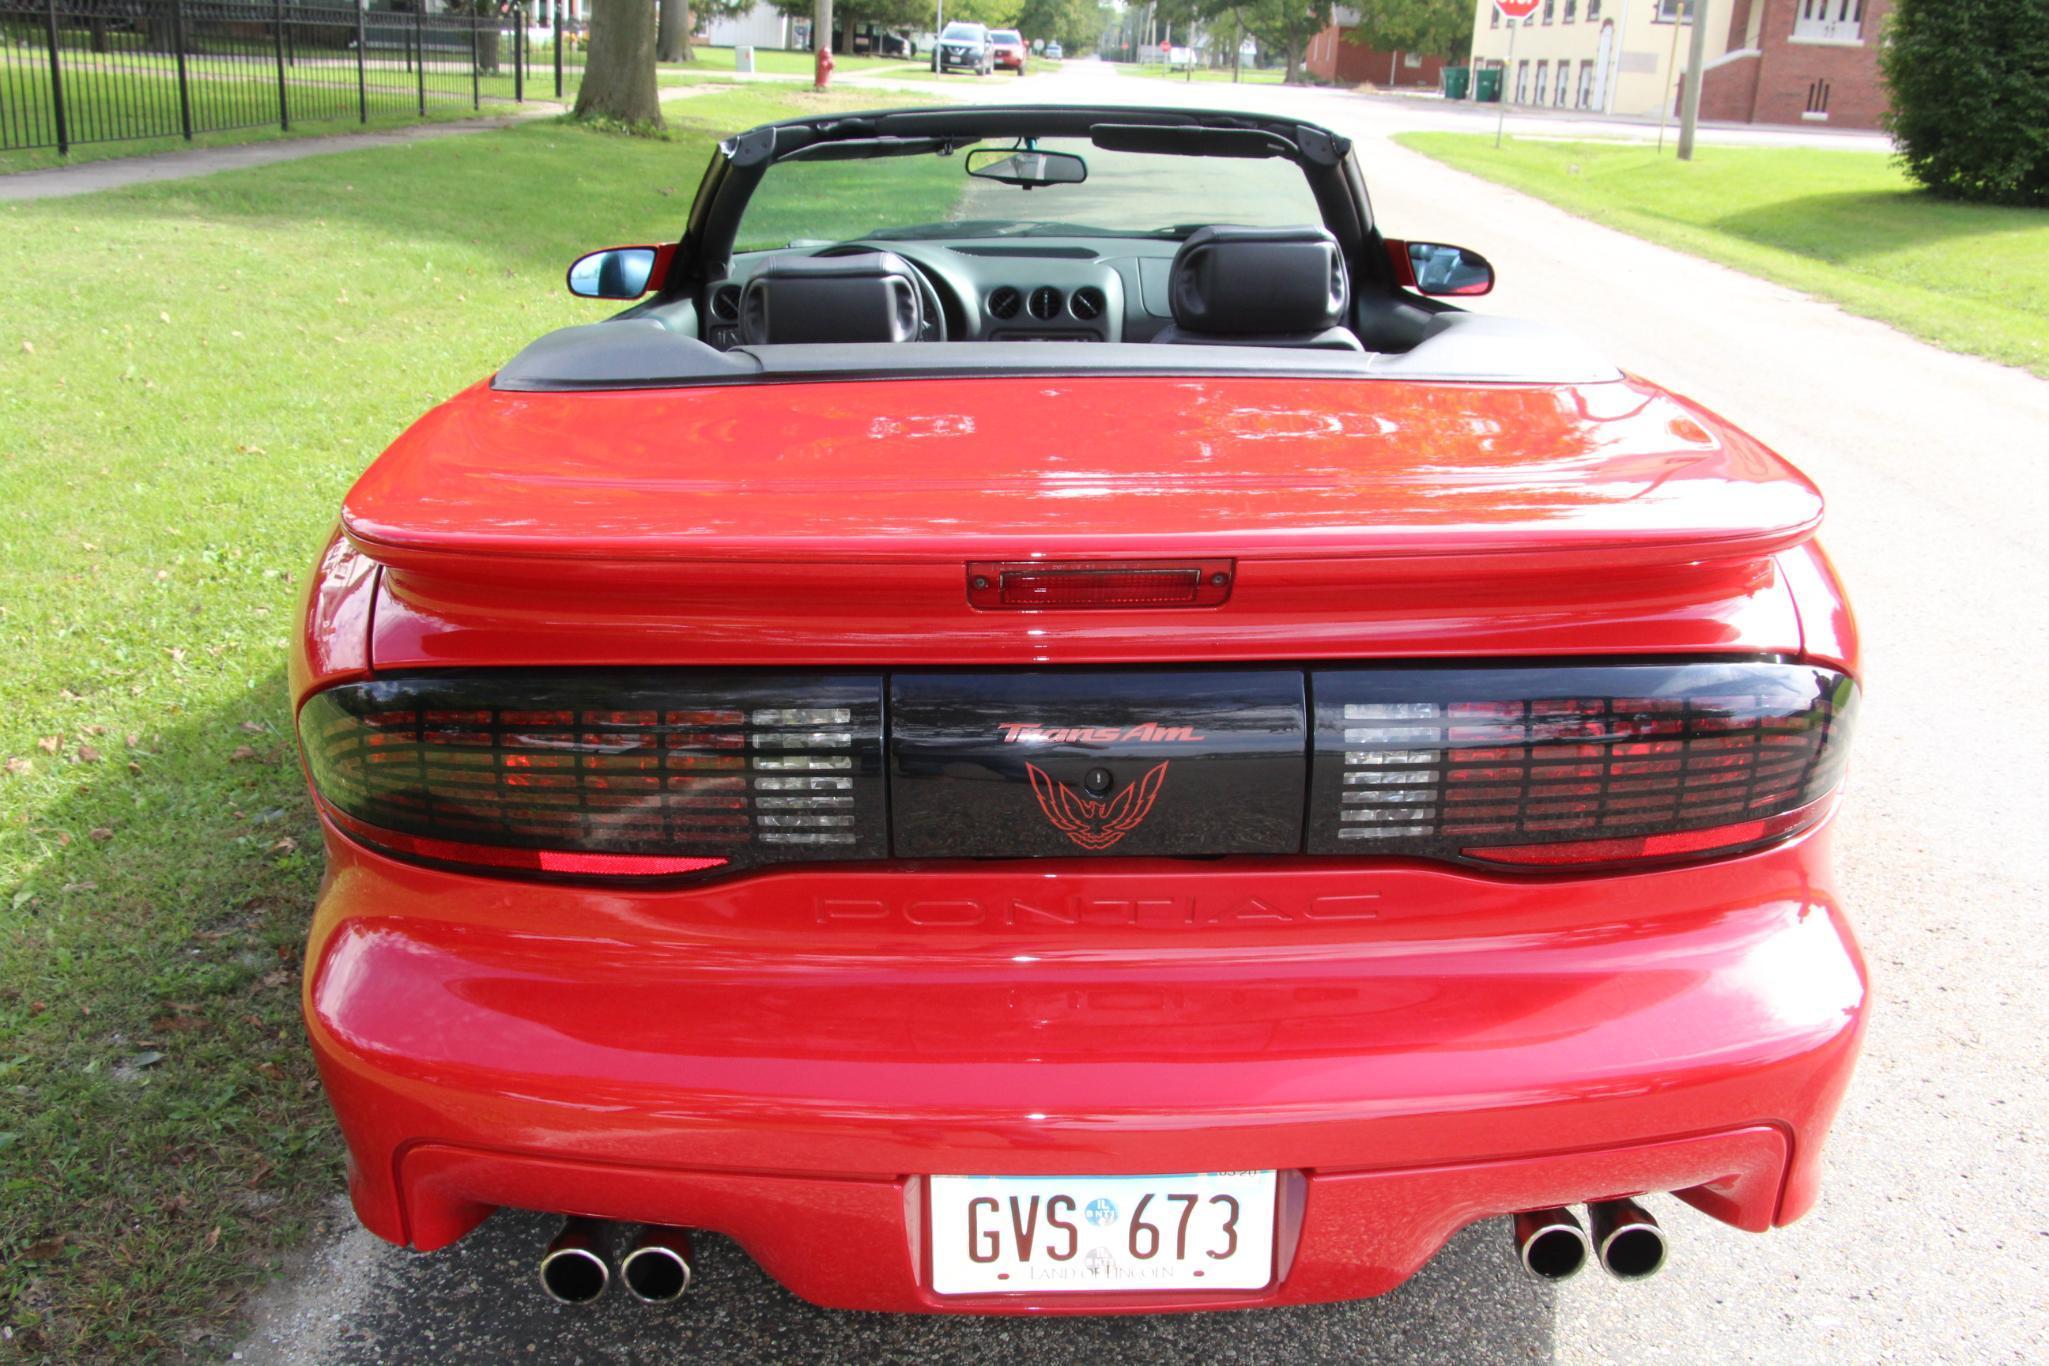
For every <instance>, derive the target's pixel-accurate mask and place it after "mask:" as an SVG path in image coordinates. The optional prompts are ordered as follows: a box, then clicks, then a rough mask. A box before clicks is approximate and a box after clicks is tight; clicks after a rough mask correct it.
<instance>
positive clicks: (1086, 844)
mask: <svg viewBox="0 0 2049 1366" xmlns="http://www.w3.org/2000/svg"><path fill="white" fill-rule="evenodd" d="M1025 773H1026V775H1027V776H1029V777H1030V778H1031V780H1032V795H1033V796H1035V797H1037V798H1038V799H1039V810H1041V811H1043V812H1045V813H1046V819H1047V820H1049V821H1051V822H1053V828H1054V829H1056V830H1058V831H1059V832H1060V833H1061V834H1063V835H1065V836H1067V838H1068V839H1070V840H1072V841H1074V843H1076V844H1078V845H1080V846H1081V847H1082V848H1084V849H1108V848H1109V847H1110V846H1111V845H1113V844H1115V843H1116V842H1117V841H1118V840H1121V839H1123V838H1124V837H1125V836H1126V835H1128V834H1130V833H1131V832H1132V831H1134V830H1136V829H1138V827H1139V826H1141V825H1143V824H1145V818H1146V816H1147V815H1149V814H1150V813H1151V812H1152V809H1153V801H1154V799H1155V798H1157V797H1158V796H1159V795H1160V785H1161V784H1162V783H1164V782H1166V781H1167V764H1166V762H1161V763H1157V764H1154V765H1153V766H1152V768H1150V769H1149V770H1147V772H1146V775H1145V776H1144V777H1143V778H1140V779H1139V780H1138V781H1137V782H1135V783H1131V784H1129V785H1128V786H1126V787H1125V789H1124V790H1123V791H1122V792H1119V793H1118V794H1117V795H1116V796H1114V797H1112V798H1110V799H1109V800H1108V801H1101V802H1098V801H1091V800H1090V799H1089V798H1087V797H1084V796H1081V795H1080V794H1079V793H1077V792H1076V791H1075V790H1074V789H1073V788H1071V787H1069V786H1068V785H1067V784H1066V783H1063V782H1057V781H1055V780H1054V779H1053V778H1052V777H1050V776H1049V775H1048V774H1047V773H1046V771H1045V770H1044V769H1042V768H1040V767H1039V766H1038V765H1037V764H1026V765H1025Z"/></svg>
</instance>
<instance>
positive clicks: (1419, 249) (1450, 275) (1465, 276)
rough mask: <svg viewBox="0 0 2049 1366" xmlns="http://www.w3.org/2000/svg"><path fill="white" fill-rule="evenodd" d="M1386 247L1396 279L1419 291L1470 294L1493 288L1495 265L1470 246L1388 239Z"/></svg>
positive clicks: (1445, 295)
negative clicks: (1392, 260)
mask: <svg viewBox="0 0 2049 1366" xmlns="http://www.w3.org/2000/svg"><path fill="white" fill-rule="evenodd" d="M1387 250H1388V255H1389V256H1391V257H1393V258H1394V266H1395V277H1396V279H1397V280H1398V281H1399V282H1400V283H1402V284H1405V285H1407V286H1408V287H1409V288H1411V289H1413V290H1415V291H1416V292H1417V293H1418V294H1429V295H1433V296H1436V297H1439V298H1471V297H1473V296H1475V295H1480V294H1486V293H1490V292H1491V291H1492V290H1493V288H1494V267H1493V266H1492V265H1491V264H1490V263H1489V262H1488V260H1487V258H1486V257H1484V256H1482V255H1480V253H1479V252H1477V251H1473V250H1471V249H1470V248H1467V247H1452V246H1446V245H1445V244H1444V243H1442V242H1396V241H1392V240H1390V241H1389V242H1388V244H1387Z"/></svg>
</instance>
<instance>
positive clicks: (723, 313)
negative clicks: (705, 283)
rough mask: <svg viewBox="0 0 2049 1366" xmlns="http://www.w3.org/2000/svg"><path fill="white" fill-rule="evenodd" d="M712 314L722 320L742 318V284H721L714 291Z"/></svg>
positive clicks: (736, 320)
mask: <svg viewBox="0 0 2049 1366" xmlns="http://www.w3.org/2000/svg"><path fill="white" fill-rule="evenodd" d="M711 315H712V316H713V317H714V318H717V319H718V320H719V321H720V322H727V323H730V322H738V321H739V320H740V286H738V285H720V286H719V287H718V288H717V289H715V290H713V291H712V295H711Z"/></svg>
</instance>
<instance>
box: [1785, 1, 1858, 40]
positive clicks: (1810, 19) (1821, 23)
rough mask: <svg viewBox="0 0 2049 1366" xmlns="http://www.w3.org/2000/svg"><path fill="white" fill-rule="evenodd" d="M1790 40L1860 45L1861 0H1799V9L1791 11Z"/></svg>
mask: <svg viewBox="0 0 2049 1366" xmlns="http://www.w3.org/2000/svg"><path fill="white" fill-rule="evenodd" d="M1793 40H1794V41H1795V42H1808V43H1861V42H1863V41H1864V0H1800V8H1799V9H1797V10H1795V11H1794V12H1793Z"/></svg>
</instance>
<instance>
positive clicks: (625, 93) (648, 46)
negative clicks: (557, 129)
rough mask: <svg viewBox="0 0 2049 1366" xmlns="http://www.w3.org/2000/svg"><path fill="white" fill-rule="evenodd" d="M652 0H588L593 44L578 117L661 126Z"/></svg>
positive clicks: (587, 51) (587, 53) (578, 100)
mask: <svg viewBox="0 0 2049 1366" xmlns="http://www.w3.org/2000/svg"><path fill="white" fill-rule="evenodd" d="M653 5H654V0H590V44H589V46H588V47H587V48H586V49H585V50H584V59H583V85H582V87H581V88H580V89H579V90H578V91H577V92H576V117H577V118H580V119H591V118H602V119H616V120H618V121H619V122H620V123H623V124H626V125H628V126H629V127H639V126H642V125H648V126H652V127H655V128H660V127H661V126H662V102H661V98H660V97H659V96H658V95H657V94H656V91H655V23H654V19H655V16H654V13H653Z"/></svg>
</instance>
